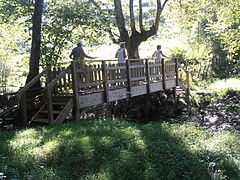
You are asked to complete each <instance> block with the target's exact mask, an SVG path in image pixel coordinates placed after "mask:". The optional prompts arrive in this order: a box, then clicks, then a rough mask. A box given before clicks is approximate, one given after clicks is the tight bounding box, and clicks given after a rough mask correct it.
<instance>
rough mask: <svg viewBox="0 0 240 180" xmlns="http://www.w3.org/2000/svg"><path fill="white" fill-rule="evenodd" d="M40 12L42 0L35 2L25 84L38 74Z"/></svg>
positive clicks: (38, 85) (41, 10)
mask: <svg viewBox="0 0 240 180" xmlns="http://www.w3.org/2000/svg"><path fill="white" fill-rule="evenodd" d="M42 12H43V0H35V7H34V14H33V26H32V45H31V56H30V62H29V74H28V76H27V80H26V84H27V83H29V82H30V81H31V80H32V79H33V78H34V77H36V76H37V75H38V74H39V61H40V45H41V24H42ZM36 87H40V82H39V83H38V84H37V85H36Z"/></svg>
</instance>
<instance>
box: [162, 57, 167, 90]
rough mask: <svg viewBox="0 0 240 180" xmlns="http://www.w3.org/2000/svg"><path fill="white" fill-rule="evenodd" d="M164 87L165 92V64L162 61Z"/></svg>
mask: <svg viewBox="0 0 240 180" xmlns="http://www.w3.org/2000/svg"><path fill="white" fill-rule="evenodd" d="M162 86H163V90H165V89H166V77H165V63H164V59H162Z"/></svg>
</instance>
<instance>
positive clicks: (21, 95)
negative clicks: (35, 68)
mask: <svg viewBox="0 0 240 180" xmlns="http://www.w3.org/2000/svg"><path fill="white" fill-rule="evenodd" d="M49 70H50V67H47V68H46V69H44V70H43V71H42V72H41V73H40V74H38V75H37V76H36V77H35V78H34V79H32V80H31V81H30V82H29V83H28V84H27V85H26V86H25V87H23V88H22V89H20V91H18V92H17V94H16V95H15V96H16V97H17V98H18V99H19V102H20V103H19V104H20V108H21V113H22V120H23V124H24V125H27V123H28V119H29V117H28V106H29V103H30V101H29V98H27V97H26V94H27V92H28V91H29V90H30V89H31V88H32V87H33V86H34V85H35V83H36V82H37V81H39V80H40V78H42V77H43V76H44V75H46V74H47V73H48V72H49ZM27 100H28V101H27Z"/></svg>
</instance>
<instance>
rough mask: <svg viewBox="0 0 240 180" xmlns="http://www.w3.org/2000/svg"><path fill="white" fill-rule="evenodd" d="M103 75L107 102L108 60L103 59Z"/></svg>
mask: <svg viewBox="0 0 240 180" xmlns="http://www.w3.org/2000/svg"><path fill="white" fill-rule="evenodd" d="M102 75H103V90H104V100H105V102H106V103H108V102H109V99H108V74H107V66H106V62H105V61H102Z"/></svg>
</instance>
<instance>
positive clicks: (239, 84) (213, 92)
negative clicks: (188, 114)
mask: <svg viewBox="0 0 240 180" xmlns="http://www.w3.org/2000/svg"><path fill="white" fill-rule="evenodd" d="M199 89H202V88H199ZM203 92H204V93H202V94H200V95H197V94H194V92H193V93H192V96H193V97H194V100H195V102H196V103H197V104H198V106H206V105H209V104H210V103H212V102H217V101H218V100H219V99H221V98H223V97H225V96H226V95H228V94H229V93H232V92H235V93H240V79H239V78H230V79H225V80H216V81H214V82H212V83H210V84H208V85H207V87H205V88H204V91H203Z"/></svg>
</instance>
